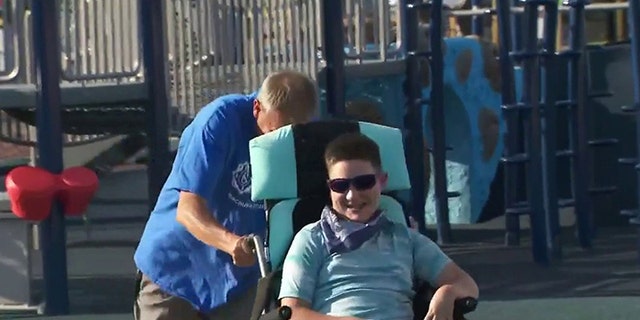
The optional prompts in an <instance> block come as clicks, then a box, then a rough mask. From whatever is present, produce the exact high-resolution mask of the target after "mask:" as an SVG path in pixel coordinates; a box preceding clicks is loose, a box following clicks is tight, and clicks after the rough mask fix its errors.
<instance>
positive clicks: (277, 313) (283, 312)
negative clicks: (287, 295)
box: [259, 306, 291, 320]
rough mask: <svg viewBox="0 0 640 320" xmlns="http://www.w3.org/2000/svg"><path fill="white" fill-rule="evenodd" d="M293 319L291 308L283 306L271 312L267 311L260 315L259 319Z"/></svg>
mask: <svg viewBox="0 0 640 320" xmlns="http://www.w3.org/2000/svg"><path fill="white" fill-rule="evenodd" d="M289 319H291V308H289V307H287V306H282V307H280V308H278V309H275V310H272V311H271V312H268V313H265V314H263V315H262V316H260V318H259V320H289Z"/></svg>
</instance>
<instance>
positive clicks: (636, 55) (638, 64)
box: [627, 0, 640, 257]
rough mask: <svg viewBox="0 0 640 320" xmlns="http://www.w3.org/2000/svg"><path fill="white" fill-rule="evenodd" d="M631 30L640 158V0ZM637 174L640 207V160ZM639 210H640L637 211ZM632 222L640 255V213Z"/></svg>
mask: <svg viewBox="0 0 640 320" xmlns="http://www.w3.org/2000/svg"><path fill="white" fill-rule="evenodd" d="M627 16H628V17H629V30H630V31H631V63H632V66H633V69H632V74H633V84H634V85H633V97H634V109H635V111H636V141H637V144H638V151H637V152H638V156H637V159H640V0H629V12H628V13H627ZM636 161H637V160H636ZM637 162H638V164H636V166H635V169H636V174H637V175H638V195H637V197H638V201H639V203H638V209H640V162H639V161H637ZM636 212H638V211H636ZM630 222H631V223H633V224H636V225H637V226H638V254H639V257H640V214H638V215H637V216H636V217H633V218H631V220H630Z"/></svg>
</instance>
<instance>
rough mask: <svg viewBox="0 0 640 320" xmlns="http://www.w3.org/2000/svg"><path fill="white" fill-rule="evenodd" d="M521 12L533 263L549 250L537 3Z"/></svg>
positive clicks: (546, 256) (545, 260)
mask: <svg viewBox="0 0 640 320" xmlns="http://www.w3.org/2000/svg"><path fill="white" fill-rule="evenodd" d="M523 2H524V3H525V13H524V16H523V19H524V22H525V23H524V24H525V28H524V29H523V31H524V34H525V37H524V39H523V40H524V55H523V59H524V63H523V77H524V88H525V90H524V97H523V101H524V103H526V104H527V105H528V107H529V108H530V109H531V111H530V114H529V117H528V119H527V122H528V123H527V125H526V129H527V130H526V131H527V133H528V135H527V136H528V137H527V139H528V152H529V156H530V160H529V163H528V168H527V181H528V190H527V191H528V198H529V205H530V207H531V213H530V219H531V237H532V252H533V259H534V260H535V262H536V263H540V264H548V263H550V261H551V253H550V250H549V246H548V243H549V242H548V236H549V235H548V233H547V227H548V219H547V214H546V212H545V207H544V197H543V190H544V189H543V181H542V175H543V171H542V170H543V164H542V139H541V138H542V128H541V121H540V119H541V116H542V115H541V113H542V112H541V111H542V110H541V107H540V64H539V62H540V61H539V56H538V37H537V30H538V4H537V3H536V1H535V0H531V1H529V0H523Z"/></svg>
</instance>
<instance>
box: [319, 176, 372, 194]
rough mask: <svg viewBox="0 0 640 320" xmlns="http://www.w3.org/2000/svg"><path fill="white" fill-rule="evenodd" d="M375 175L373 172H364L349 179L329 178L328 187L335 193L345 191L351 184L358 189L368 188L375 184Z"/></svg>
mask: <svg viewBox="0 0 640 320" xmlns="http://www.w3.org/2000/svg"><path fill="white" fill-rule="evenodd" d="M376 180H377V176H376V175H375V174H364V175H361V176H357V177H353V178H350V179H347V178H340V179H332V180H329V183H328V185H329V189H331V191H333V192H337V193H345V192H347V191H349V188H350V187H351V186H353V187H354V188H355V189H356V190H358V191H364V190H369V189H371V188H373V186H375V185H376Z"/></svg>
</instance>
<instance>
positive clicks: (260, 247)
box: [251, 235, 270, 277]
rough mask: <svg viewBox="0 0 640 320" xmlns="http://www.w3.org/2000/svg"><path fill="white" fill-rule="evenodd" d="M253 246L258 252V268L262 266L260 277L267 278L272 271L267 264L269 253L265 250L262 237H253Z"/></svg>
mask: <svg viewBox="0 0 640 320" xmlns="http://www.w3.org/2000/svg"><path fill="white" fill-rule="evenodd" d="M251 240H252V246H253V249H254V250H255V252H256V259H257V260H258V266H260V276H262V277H266V276H267V275H268V274H269V272H270V270H269V264H268V262H267V252H266V251H265V249H264V242H262V237H260V236H258V235H252V236H251Z"/></svg>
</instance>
